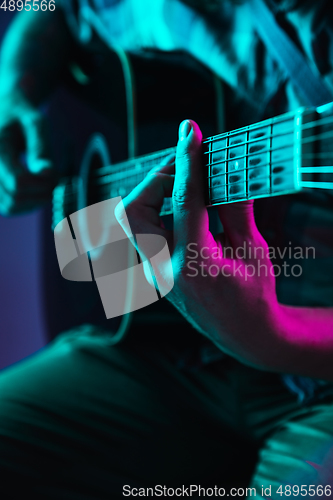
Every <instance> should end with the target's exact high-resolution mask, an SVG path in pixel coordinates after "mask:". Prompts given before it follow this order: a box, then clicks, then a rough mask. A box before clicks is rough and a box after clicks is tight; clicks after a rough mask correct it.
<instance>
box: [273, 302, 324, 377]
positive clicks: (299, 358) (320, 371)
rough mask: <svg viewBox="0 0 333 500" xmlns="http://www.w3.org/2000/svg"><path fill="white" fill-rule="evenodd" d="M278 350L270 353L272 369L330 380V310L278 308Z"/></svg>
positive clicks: (281, 306) (280, 306)
mask: <svg viewBox="0 0 333 500" xmlns="http://www.w3.org/2000/svg"><path fill="white" fill-rule="evenodd" d="M276 329H277V332H276V333H277V337H278V338H279V339H280V349H277V350H275V352H273V351H272V352H271V353H270V360H269V362H268V364H271V369H273V370H274V371H280V372H283V373H292V374H296V375H305V376H309V377H314V378H318V379H324V380H330V381H333V362H332V360H333V308H307V307H304V308H302V307H290V306H284V305H279V307H278V309H277V312H276Z"/></svg>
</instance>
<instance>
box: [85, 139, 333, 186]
mask: <svg viewBox="0 0 333 500" xmlns="http://www.w3.org/2000/svg"><path fill="white" fill-rule="evenodd" d="M284 135H287V133H286V134H284ZM332 137H333V131H332V132H331V131H330V132H323V133H322V134H316V135H313V136H310V137H306V138H304V139H303V140H302V141H300V142H301V144H309V143H311V142H315V141H316V140H318V139H325V138H327V139H330V138H332ZM265 140H266V138H265ZM291 147H293V144H289V143H288V144H284V145H281V146H279V147H275V148H274V147H272V148H266V149H263V150H261V151H256V152H254V153H247V154H244V155H240V156H235V157H233V158H227V159H221V160H218V161H215V162H214V161H213V162H211V163H207V164H206V166H208V167H213V166H215V165H219V164H221V163H226V162H231V161H237V160H244V159H245V158H249V157H253V156H258V155H263V154H268V153H271V152H273V153H274V152H275V151H279V150H282V149H286V148H291ZM226 149H227V148H224V150H226ZM221 151H223V149H222V150H221ZM215 152H216V151H212V152H211V153H215ZM166 156H167V155H166V154H165V153H164V152H161V154H160V156H158V157H155V158H154V159H151V160H150V161H153V162H157V163H158V162H159V161H161V160H162V159H163V158H164V157H166ZM148 161H149V160H146V163H147V162H148ZM276 161H279V162H280V161H282V160H281V159H280V160H276ZM132 163H133V161H132V162H127V161H126V162H123V164H118V167H120V166H121V165H123V168H124V166H125V165H126V164H129V166H131V165H132ZM138 164H139V163H138V161H136V165H138ZM109 168H110V169H112V165H110V166H109ZM152 168H153V167H152V165H147V164H146V165H144V164H141V165H140V170H138V169H137V167H136V166H135V167H134V168H129V169H126V170H123V169H121V170H119V171H118V172H112V173H109V174H104V175H99V174H98V172H99V170H98V169H97V170H95V176H94V178H95V179H96V180H97V179H100V181H99V183H100V184H101V185H102V184H104V183H110V184H111V183H113V182H116V181H120V180H125V179H128V177H134V176H136V175H140V174H144V175H146V174H147V173H148V172H149V171H150V170H151V169H152ZM251 168H257V166H253V167H247V170H251ZM104 169H105V167H104ZM215 175H220V174H215ZM103 177H104V179H103ZM96 183H97V182H96Z"/></svg>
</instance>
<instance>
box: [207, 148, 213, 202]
mask: <svg viewBox="0 0 333 500" xmlns="http://www.w3.org/2000/svg"><path fill="white" fill-rule="evenodd" d="M211 147H212V144H211V143H210V144H209V146H208V148H209V151H211ZM208 159H209V160H211V159H212V156H211V153H210V154H209V156H208ZM210 177H211V165H208V197H209V200H208V202H209V203H210V202H211V199H210V194H209V193H210V191H209V189H210V188H211V187H212V186H211V185H210V182H211V181H210Z"/></svg>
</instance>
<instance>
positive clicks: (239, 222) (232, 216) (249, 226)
mask: <svg viewBox="0 0 333 500" xmlns="http://www.w3.org/2000/svg"><path fill="white" fill-rule="evenodd" d="M218 213H219V217H220V220H221V222H222V225H223V228H224V232H225V234H226V236H227V237H228V239H229V240H230V241H231V244H232V246H233V247H237V246H239V245H242V244H243V243H244V241H245V240H257V239H258V236H260V233H259V231H258V228H257V225H256V222H255V219H254V212H253V200H248V201H241V202H238V203H230V204H226V205H220V206H219V207H218Z"/></svg>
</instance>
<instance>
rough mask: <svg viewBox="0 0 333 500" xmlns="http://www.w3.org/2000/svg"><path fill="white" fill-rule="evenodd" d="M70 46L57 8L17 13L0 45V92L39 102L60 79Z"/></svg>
mask: <svg viewBox="0 0 333 500" xmlns="http://www.w3.org/2000/svg"><path fill="white" fill-rule="evenodd" d="M72 46H73V41H72V38H71V35H70V32H69V29H68V27H67V25H66V22H65V18H64V15H63V13H62V11H61V10H60V9H56V10H55V11H53V12H48V11H47V12H40V11H38V12H22V13H21V14H19V15H17V17H16V18H15V19H14V21H13V23H12V24H11V26H10V28H9V30H8V32H7V33H6V35H5V39H4V42H3V45H2V48H1V58H0V95H1V96H6V95H8V94H13V93H16V94H19V95H22V96H23V97H24V98H26V99H28V100H29V102H31V103H34V104H39V103H41V102H42V101H43V100H44V99H45V98H46V97H47V96H48V95H49V94H50V93H51V92H52V90H53V89H54V88H55V87H56V85H57V84H58V83H59V81H60V80H61V78H62V76H63V74H64V71H65V70H66V67H67V66H68V61H69V58H70V54H71V53H72Z"/></svg>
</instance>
